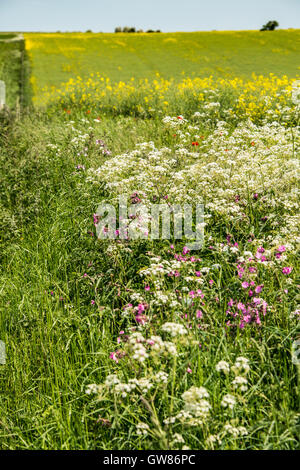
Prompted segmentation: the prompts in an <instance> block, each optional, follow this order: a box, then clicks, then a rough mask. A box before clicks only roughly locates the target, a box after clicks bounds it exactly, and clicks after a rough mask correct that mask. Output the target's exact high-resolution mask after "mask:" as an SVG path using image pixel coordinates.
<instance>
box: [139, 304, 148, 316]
mask: <svg viewBox="0 0 300 470" xmlns="http://www.w3.org/2000/svg"><path fill="white" fill-rule="evenodd" d="M137 309H138V313H139V314H141V313H143V312H144V311H145V310H146V306H145V304H138V307H137Z"/></svg>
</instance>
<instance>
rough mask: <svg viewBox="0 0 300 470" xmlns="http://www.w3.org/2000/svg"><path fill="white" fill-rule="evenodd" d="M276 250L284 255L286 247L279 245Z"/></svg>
mask: <svg viewBox="0 0 300 470" xmlns="http://www.w3.org/2000/svg"><path fill="white" fill-rule="evenodd" d="M277 250H278V251H279V253H284V252H285V250H286V247H285V246H284V245H280V246H279V247H278V248H277Z"/></svg>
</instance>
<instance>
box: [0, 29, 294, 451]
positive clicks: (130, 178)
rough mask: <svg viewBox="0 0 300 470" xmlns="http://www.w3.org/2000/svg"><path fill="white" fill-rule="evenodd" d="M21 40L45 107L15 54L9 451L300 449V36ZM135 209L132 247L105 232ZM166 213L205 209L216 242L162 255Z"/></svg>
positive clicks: (4, 143)
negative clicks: (108, 217)
mask: <svg viewBox="0 0 300 470" xmlns="http://www.w3.org/2000/svg"><path fill="white" fill-rule="evenodd" d="M0 38H1V34H0ZM25 41H26V51H27V53H28V55H29V58H30V61H31V64H30V65H31V85H32V88H33V90H32V91H33V93H34V94H35V96H34V97H35V98H36V101H35V102H34V103H37V104H39V103H41V102H44V103H46V104H45V106H44V107H40V106H32V105H30V106H27V104H29V94H28V90H29V76H28V71H29V69H28V64H27V58H26V56H25V61H24V60H23V61H21V57H18V59H20V60H18V61H16V62H14V67H12V61H11V58H12V54H11V53H10V52H9V51H10V47H13V45H14V47H16V45H17V43H7V42H6V43H3V45H2V46H3V47H2V49H1V41H0V51H1V50H2V69H1V70H2V71H6V72H5V74H6V75H5V76H4V75H2V77H4V78H5V80H6V82H7V85H8V93H9V97H10V98H9V100H10V101H9V108H6V109H3V110H1V111H0V180H1V185H0V261H1V271H0V286H1V287H0V449H5V450H8V449H10V450H11V449H22V450H23V449H33V450H38V449H47V450H49V449H51V450H67V449H76V450H77V449H89V450H95V449H97V450H120V451H124V450H169V449H172V450H182V449H183V450H184V449H192V450H219V449H221V450H244V449H247V450H262V449H264V450H273V449H276V450H278V449H280V450H295V449H299V448H300V445H299V444H300V442H299V435H300V433H299V430H300V413H299V403H300V363H299V343H300V329H299V313H300V312H299V299H298V297H297V296H298V290H299V280H298V276H297V274H298V272H299V256H298V255H299V253H298V240H299V200H298V191H297V188H298V180H299V150H300V127H299V123H300V115H299V101H297V99H296V97H295V95H296V94H295V89H296V88H295V87H296V85H295V83H294V79H295V78H296V77H297V74H298V73H299V65H298V53H297V47H298V46H297V44H298V42H297V41H299V31H298V30H295V31H275V32H271V33H270V32H266V33H260V32H224V33H221V32H220V33H217V32H214V33H213V32H212V33H177V34H176V33H174V34H149V35H146V34H145V35H135V34H133V35H130V34H128V35H125V34H119V35H117V34H99V35H98V34H97V35H92V34H80V35H79V34H75V33H70V34H26V35H25ZM157 71H158V72H159V73H160V75H161V76H163V77H165V78H166V77H173V78H174V82H173V81H170V82H166V81H164V80H163V79H162V78H158V77H157V76H156V72H157ZM20 72H21V75H22V77H23V86H24V90H27V92H26V93H23V96H25V97H26V99H27V102H26V101H24V100H23V103H22V99H21V98H22V89H21V88H20V86H19V85H20V83H19V77H20ZM183 72H184V74H183ZM252 72H256V73H257V74H260V73H261V74H264V75H265V76H262V77H253V78H251V74H252ZM90 73H94V78H93V80H92V79H90V80H87V81H86V82H84V83H83V81H82V80H81V78H76V77H77V76H82V77H84V76H86V77H89V75H90ZM270 73H274V74H276V75H274V76H273V75H271V76H270V75H269V74H270ZM211 74H212V75H213V77H212V78H211V79H210V78H207V75H211ZM102 75H104V76H105V75H106V76H108V77H109V78H110V79H111V81H109V80H105V79H103V77H102ZM282 75H286V76H282ZM200 76H201V77H202V78H201V79H200V78H199V77H200ZM132 77H133V78H134V80H133V81H130V82H129V83H127V84H125V83H123V84H122V83H121V84H119V83H115V84H114V82H118V81H120V80H124V81H128V80H130V79H131V78H132ZM70 78H73V79H74V80H73V81H74V85H72V86H70V87H69V88H68V87H63V86H62V87H61V82H64V81H67V80H69V79H70ZM141 78H146V79H147V78H148V81H147V80H144V81H141V82H139V81H138V80H139V79H141ZM183 78H186V81H184V80H183ZM153 79H154V81H153ZM223 79H224V80H223ZM51 85H55V86H58V87H61V90H60V92H57V94H56V93H54V94H53V96H52V99H51V102H49V103H48V104H47V99H46V100H44V99H43V96H44V95H43V93H44V92H43V91H42V88H43V87H45V86H48V87H49V86H51ZM13 97H14V98H13ZM17 97H18V99H17ZM16 101H19V102H21V104H22V106H21V107H20V106H15V103H16ZM120 194H123V195H124V196H125V198H126V201H127V203H128V214H127V215H126V216H123V218H122V220H123V222H124V223H125V225H126V226H127V227H128V228H129V229H130V228H133V233H134V234H138V235H139V236H138V237H136V238H135V237H134V236H132V235H131V234H130V233H129V235H128V236H126V237H123V238H122V237H121V236H120V232H118V230H117V229H116V227H114V226H112V227H111V228H109V229H107V230H106V227H101V223H102V221H103V218H102V217H101V216H103V215H104V214H105V213H106V212H107V210H108V206H107V204H110V207H113V208H115V207H117V201H118V197H119V195H120ZM101 204H103V205H105V207H104V206H102V207H104V209H105V210H104V212H102V214H100V213H99V206H101ZM157 204H163V207H164V209H167V210H170V214H172V221H171V228H173V226H174V225H175V219H173V214H174V212H176V207H175V205H176V206H177V208H178V205H179V206H180V207H184V205H185V204H190V207H191V206H192V207H193V208H195V206H196V204H203V205H204V218H203V220H201V222H200V225H201V227H202V228H203V230H204V244H203V245H202V246H201V247H199V246H198V247H196V248H197V249H191V250H190V248H192V247H191V246H190V245H189V243H190V242H191V241H193V237H192V235H191V234H190V233H187V232H186V233H184V235H183V236H181V237H180V236H179V237H176V236H175V234H174V233H173V231H171V234H170V237H169V238H168V237H165V238H163V237H161V238H159V239H152V238H149V237H148V236H147V231H148V229H149V224H148V225H147V227H145V225H143V224H144V223H145V222H147V221H149V219H148V214H147V210H150V209H151V208H153V206H155V208H157ZM173 205H174V206H173ZM184 210H185V209H184ZM110 222H111V221H110ZM134 224H135V225H134ZM184 226H185V225H184ZM196 228H199V227H198V226H197V227H196V221H193V223H192V229H193V230H195V229H196ZM107 233H109V234H110V235H112V237H111V238H110V239H107V237H106V234H107ZM194 248H195V247H194ZM3 343H4V344H3ZM4 346H5V348H4ZM4 349H5V351H4ZM4 352H5V354H4Z"/></svg>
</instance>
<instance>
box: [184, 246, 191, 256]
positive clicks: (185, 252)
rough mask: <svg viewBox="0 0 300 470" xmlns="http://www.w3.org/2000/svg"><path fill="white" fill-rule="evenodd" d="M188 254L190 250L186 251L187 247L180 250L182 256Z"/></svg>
mask: <svg viewBox="0 0 300 470" xmlns="http://www.w3.org/2000/svg"><path fill="white" fill-rule="evenodd" d="M189 252H190V250H189V249H188V247H187V246H184V247H183V250H182V253H183V254H184V255H186V254H187V253H189Z"/></svg>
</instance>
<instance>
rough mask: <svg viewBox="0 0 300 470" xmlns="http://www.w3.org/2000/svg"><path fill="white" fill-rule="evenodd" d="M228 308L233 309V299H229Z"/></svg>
mask: <svg viewBox="0 0 300 470" xmlns="http://www.w3.org/2000/svg"><path fill="white" fill-rule="evenodd" d="M228 307H233V299H230V300H229V302H228Z"/></svg>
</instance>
